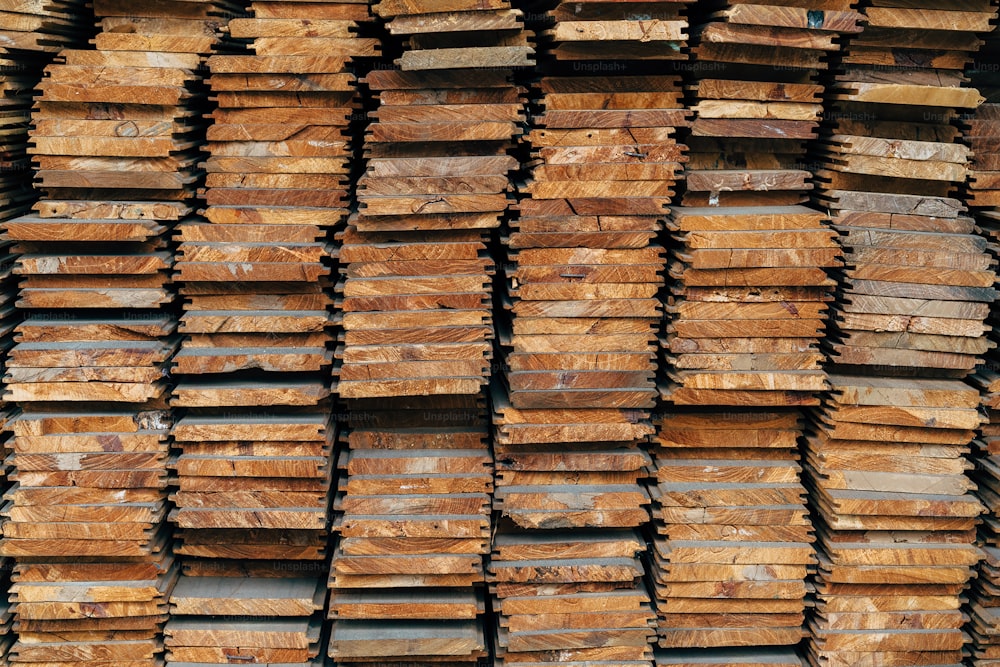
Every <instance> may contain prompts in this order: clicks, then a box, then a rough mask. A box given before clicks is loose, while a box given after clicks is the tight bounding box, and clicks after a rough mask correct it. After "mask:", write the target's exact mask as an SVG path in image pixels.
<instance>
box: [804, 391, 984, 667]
mask: <svg viewBox="0 0 1000 667" xmlns="http://www.w3.org/2000/svg"><path fill="white" fill-rule="evenodd" d="M830 382H831V385H832V390H831V393H830V395H829V396H828V397H827V398H826V399H825V400H824V405H823V407H822V409H821V410H820V411H819V414H818V415H817V421H816V422H815V424H814V425H813V429H812V432H811V433H810V435H809V437H808V439H807V448H806V459H805V461H806V469H807V471H808V473H809V474H808V479H809V483H810V492H811V501H812V505H813V508H814V511H815V512H816V514H817V515H818V516H819V517H820V520H819V521H818V524H817V533H818V538H819V540H818V544H819V549H818V552H819V572H818V576H817V577H816V580H815V587H816V614H815V615H814V617H813V618H812V620H811V623H810V634H811V638H810V642H809V660H810V663H811V664H813V665H827V664H829V665H833V664H836V665H862V664H865V665H868V664H870V665H924V664H926V665H954V664H959V663H961V660H962V650H963V645H964V643H965V641H966V640H967V636H966V635H965V634H964V633H963V630H962V625H963V613H962V610H961V603H962V599H963V595H964V591H965V588H966V586H967V584H968V581H969V579H970V577H971V576H973V574H974V571H975V570H974V566H975V565H976V563H977V562H978V560H979V557H980V552H979V550H978V549H977V548H976V547H975V545H974V541H975V533H976V524H977V523H978V518H979V514H980V512H981V511H982V505H981V504H980V502H979V500H978V499H977V498H976V496H975V495H974V494H973V493H972V492H971V490H972V489H973V488H974V485H973V483H972V482H971V481H970V480H969V478H968V477H967V476H966V470H967V469H968V468H969V464H968V461H967V459H966V458H965V457H966V455H967V454H968V453H969V450H970V443H971V442H972V439H973V437H974V436H975V429H976V428H978V427H979V425H980V421H981V418H980V415H979V412H978V410H977V408H978V405H979V392H978V391H976V390H975V389H974V388H972V387H970V386H968V385H967V384H965V383H963V382H959V381H956V380H950V379H934V378H891V377H867V376H847V375H831V376H830Z"/></svg>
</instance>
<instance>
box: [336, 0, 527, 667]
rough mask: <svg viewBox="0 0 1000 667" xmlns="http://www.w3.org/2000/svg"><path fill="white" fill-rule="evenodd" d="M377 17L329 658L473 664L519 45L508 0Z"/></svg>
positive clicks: (480, 645)
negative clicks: (498, 261) (381, 64)
mask: <svg viewBox="0 0 1000 667" xmlns="http://www.w3.org/2000/svg"><path fill="white" fill-rule="evenodd" d="M373 11H374V12H375V14H377V15H378V16H379V17H381V18H382V19H384V20H386V21H387V29H388V32H389V35H390V39H389V40H387V41H388V44H387V45H386V50H387V51H388V50H389V49H390V48H398V49H399V51H400V55H399V58H398V59H397V60H396V62H395V64H396V66H397V69H387V68H376V69H373V70H372V71H371V72H370V73H368V74H367V75H366V76H365V77H364V79H363V81H364V83H365V84H366V85H367V86H368V88H369V89H370V90H371V92H372V94H373V96H374V97H375V98H376V101H377V106H376V109H375V110H374V111H372V112H370V114H369V115H370V117H371V118H372V123H371V125H370V126H369V129H368V133H367V135H366V142H365V158H366V162H365V172H364V173H363V174H362V176H361V177H360V179H359V181H358V202H359V205H358V211H357V213H356V214H354V215H352V217H351V220H350V221H349V225H348V227H347V229H346V230H345V231H344V232H343V233H342V234H340V235H338V241H339V244H338V259H339V261H340V264H341V267H340V270H341V275H342V279H341V281H340V283H339V284H338V286H337V289H338V291H339V293H340V294H341V297H342V299H341V301H340V303H339V304H338V305H339V306H340V307H341V308H342V310H343V315H342V319H341V322H340V323H341V324H342V326H343V334H342V340H341V345H340V346H339V347H338V350H337V359H338V363H337V368H336V369H335V373H336V375H337V381H338V383H337V391H338V393H339V395H340V397H341V398H342V399H345V400H346V404H347V414H348V417H349V420H350V425H351V431H350V433H349V434H348V437H347V448H346V450H345V451H344V452H343V453H342V455H341V461H340V466H341V468H342V469H343V470H345V471H346V477H345V478H344V481H343V482H342V483H341V489H342V491H343V492H342V493H341V494H340V495H339V497H338V499H337V504H336V509H337V525H336V528H337V532H338V542H337V547H336V551H335V553H334V557H333V564H332V568H331V576H330V586H331V588H332V589H333V592H332V594H331V604H330V615H331V616H333V617H334V618H335V619H336V620H335V621H334V624H333V628H332V630H331V637H330V645H329V656H330V657H331V658H333V659H334V660H336V661H337V662H338V663H368V664H374V663H378V664H387V663H390V664H391V663H398V662H406V663H410V664H418V665H419V664H431V663H438V662H442V661H444V662H448V663H449V664H456V665H470V666H471V665H472V664H474V663H475V662H476V661H477V660H479V659H480V658H483V657H485V656H487V655H488V651H487V637H486V634H485V631H484V627H483V615H484V613H485V599H484V597H485V596H484V591H483V590H482V583H483V557H484V556H485V555H486V554H488V553H489V536H490V534H491V520H490V510H491V508H490V495H489V494H490V492H491V491H492V464H493V460H492V456H491V453H490V450H489V445H488V434H489V431H488V428H487V426H488V424H487V422H486V410H485V397H484V395H483V387H484V386H485V385H486V384H487V383H488V381H489V378H490V374H491V370H492V369H491V367H490V358H491V356H492V342H491V341H492V339H493V337H494V334H493V320H492V313H491V310H492V308H491V306H492V297H491V294H492V275H493V273H494V261H493V258H492V257H491V255H490V251H489V245H490V243H491V240H492V238H493V234H492V232H491V230H492V229H494V228H496V227H498V226H499V224H500V218H501V215H502V214H503V212H504V211H505V209H506V208H507V202H508V196H507V193H508V191H509V190H510V189H511V186H510V178H509V172H511V171H512V170H513V169H515V168H516V167H517V165H518V163H517V160H516V159H515V158H514V157H512V156H511V155H509V152H510V151H511V150H512V148H513V139H514V137H516V136H517V135H518V134H520V132H521V131H522V130H521V124H522V123H523V122H524V109H523V106H524V100H523V91H522V90H521V89H520V88H519V87H518V86H517V85H515V84H514V82H513V69H514V68H516V67H524V66H527V65H530V64H531V54H532V48H531V47H530V46H529V45H528V39H527V35H526V33H525V31H524V26H523V22H522V19H521V13H520V12H519V11H516V10H514V9H512V8H511V7H510V5H509V3H508V2H507V1H506V0H498V1H495V2H494V1H490V2H478V1H471V0H458V1H457V2H445V3H441V2H432V1H428V0H417V1H403V0H384V1H383V2H380V3H378V4H375V5H374V6H373ZM389 44H391V45H392V46H391V47H390V46H389Z"/></svg>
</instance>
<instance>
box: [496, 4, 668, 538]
mask: <svg viewBox="0 0 1000 667" xmlns="http://www.w3.org/2000/svg"><path fill="white" fill-rule="evenodd" d="M557 25H558V23H557ZM537 90H538V92H539V99H538V101H537V104H538V105H539V108H540V109H542V111H541V113H540V114H539V115H538V116H536V117H534V118H532V128H533V129H532V131H531V133H530V135H529V138H528V141H529V142H530V146H531V149H532V157H533V159H532V161H531V162H530V163H529V165H528V166H529V167H530V168H531V169H530V173H529V175H528V180H527V181H526V182H524V183H522V184H521V186H520V189H521V191H522V193H524V195H525V198H523V199H521V201H520V202H519V203H518V209H519V211H518V212H519V215H518V217H517V218H516V219H514V220H511V221H510V224H509V230H507V235H506V242H507V245H508V247H509V248H510V254H509V256H508V262H507V263H506V267H507V271H506V278H507V281H508V290H507V298H506V304H505V305H506V307H507V310H508V311H509V315H510V316H509V318H505V319H504V320H503V322H502V326H501V331H500V343H501V346H502V347H503V348H506V349H505V350H504V352H505V354H504V369H505V380H506V392H504V391H503V389H502V388H500V387H497V388H496V389H495V391H494V394H495V398H494V412H495V414H496V418H495V421H496V424H497V426H498V429H499V433H498V435H497V439H496V440H497V441H496V443H495V449H496V452H497V458H498V460H503V461H504V463H503V464H502V469H509V472H505V474H503V475H501V476H500V477H499V478H498V485H497V492H496V503H495V505H496V509H498V510H499V511H500V512H501V513H502V515H503V516H505V517H510V518H511V519H512V521H513V523H514V524H517V525H518V526H520V527H521V528H527V529H534V528H571V527H583V528H587V527H619V528H623V527H634V526H638V525H641V524H642V523H644V522H645V521H647V520H648V515H647V514H646V512H645V509H644V506H645V505H647V504H648V499H647V498H646V497H645V492H644V490H643V489H642V488H640V487H639V486H638V485H637V479H638V477H639V476H641V475H642V472H641V471H642V469H643V467H644V466H645V464H646V460H645V455H644V454H642V453H641V452H640V451H638V450H637V449H636V444H637V442H638V441H639V440H640V439H642V438H644V437H645V436H646V435H647V434H648V433H649V432H650V430H651V429H648V422H647V423H646V424H645V425H644V424H643V423H642V422H643V421H644V420H646V419H648V414H649V410H650V408H652V407H653V406H654V405H655V397H656V390H655V372H654V371H655V363H654V362H655V356H656V332H655V328H656V325H657V323H658V321H659V317H660V313H661V310H660V301H659V299H658V298H657V296H658V292H659V289H660V286H661V284H662V280H663V278H662V272H663V270H664V268H665V261H666V260H665V257H664V251H663V249H662V248H661V247H660V246H659V245H657V244H656V243H655V235H656V233H657V231H658V230H659V229H660V228H661V227H662V224H663V214H662V211H663V210H664V206H665V205H666V204H667V203H668V202H669V200H670V196H671V194H672V192H673V191H672V189H671V188H672V187H673V179H674V174H675V173H676V172H677V171H678V170H679V169H680V167H681V159H682V158H681V155H682V149H683V147H682V146H679V145H678V144H677V143H676V140H675V137H674V135H675V133H676V129H675V126H677V125H680V124H683V123H684V119H685V112H684V110H683V109H682V108H681V103H680V99H679V98H680V94H681V91H680V88H679V85H678V80H677V78H676V77H672V76H650V75H636V76H620V77H610V76H581V77H571V76H560V77H545V78H543V79H542V80H541V81H540V82H538V84H537ZM633 177H634V178H636V179H639V180H629V179H630V178H633ZM643 178H646V179H648V180H641V179H643ZM658 179H659V180H658ZM529 425H532V426H529ZM644 427H645V428H644ZM567 443H571V446H570V447H567V446H566V444H567ZM508 461H509V462H510V463H507V462H508ZM578 473H580V474H584V475H585V476H586V478H587V479H586V481H585V482H584V481H582V480H580V481H578V483H579V484H585V485H586V487H587V489H586V492H585V493H584V492H583V489H578V490H577V492H576V493H575V494H571V493H567V484H570V483H571V480H570V477H569V476H570V475H575V474H578Z"/></svg>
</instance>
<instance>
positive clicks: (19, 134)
mask: <svg viewBox="0 0 1000 667" xmlns="http://www.w3.org/2000/svg"><path fill="white" fill-rule="evenodd" d="M8 5H9V6H5V7H3V10H2V11H3V13H2V15H0V112H2V113H0V219H2V220H7V219H9V218H12V217H16V216H18V215H23V214H25V213H27V212H28V211H29V210H30V206H31V203H32V202H33V201H34V199H35V198H36V196H37V195H36V193H35V191H34V189H33V188H32V187H31V178H32V175H31V164H30V161H29V158H28V153H27V148H28V126H29V123H30V121H31V103H32V93H33V91H34V88H35V86H36V85H38V82H39V81H40V80H41V78H42V71H43V70H44V68H45V66H46V65H47V64H49V63H50V62H51V61H52V59H53V58H54V57H55V55H56V54H57V53H58V52H59V51H60V50H61V49H63V48H69V47H78V46H80V45H81V43H83V42H84V41H85V40H86V37H87V34H88V32H89V31H90V29H91V25H90V23H91V20H92V16H91V13H90V10H89V9H87V8H86V7H85V4H84V1H83V0H24V1H22V2H16V3H8ZM3 250H4V251H6V250H7V248H6V246H4V248H3ZM9 264H10V263H9V262H7V261H4V262H3V266H4V267H8V266H9Z"/></svg>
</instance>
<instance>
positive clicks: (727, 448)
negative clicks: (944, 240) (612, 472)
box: [651, 1, 861, 665]
mask: <svg viewBox="0 0 1000 667" xmlns="http://www.w3.org/2000/svg"><path fill="white" fill-rule="evenodd" d="M860 18H861V17H860V15H859V14H858V13H857V12H855V11H853V9H852V7H851V3H850V2H849V1H838V2H831V3H824V5H823V8H822V10H816V9H814V7H813V5H812V4H811V3H807V2H800V1H792V2H782V3H780V6H779V4H778V3H775V4H774V5H770V4H766V3H764V4H757V3H744V2H716V3H705V4H704V5H701V4H699V5H696V7H695V11H694V13H693V16H692V26H693V27H692V42H693V43H694V46H693V47H692V49H691V51H692V62H691V63H690V66H689V67H688V75H687V76H686V78H685V83H686V85H687V90H688V93H689V99H688V104H689V105H690V107H691V109H692V111H693V112H694V115H695V117H694V119H693V120H692V123H691V127H690V131H689V135H688V136H687V138H686V140H685V141H686V143H687V145H688V148H689V151H688V163H687V167H686V170H685V174H684V194H683V197H682V198H681V203H682V204H683V206H679V207H676V208H674V209H673V212H672V215H671V218H670V221H669V223H668V228H669V229H670V231H671V232H672V233H673V234H672V241H673V247H672V255H671V265H670V276H671V278H673V279H674V280H675V282H674V284H673V286H672V288H671V294H670V296H669V297H668V299H667V325H666V329H665V336H664V339H663V348H664V352H665V374H666V382H665V383H664V385H663V386H662V392H663V398H664V399H665V400H666V401H668V402H670V403H672V404H673V406H671V408H670V409H669V411H668V412H666V413H665V414H663V415H662V417H661V419H660V422H659V424H658V426H659V430H658V437H657V447H656V449H655V461H654V466H653V470H654V471H655V473H656V484H655V486H652V487H651V491H652V493H653V515H654V519H655V520H656V523H655V524H654V526H655V540H654V550H653V555H652V561H653V563H654V568H653V577H654V580H655V581H656V583H657V596H656V597H657V600H658V603H659V624H660V646H661V647H662V648H664V649H670V650H668V651H665V652H664V653H663V654H662V655H661V656H659V657H658V662H663V661H667V660H679V661H683V660H684V659H685V658H684V655H685V654H684V653H683V652H678V653H677V657H676V658H673V657H671V656H673V655H674V652H675V651H682V650H683V649H685V648H689V647H692V646H700V647H710V648H713V649H719V650H717V651H716V650H713V651H710V652H709V653H707V654H706V656H707V657H706V659H707V660H709V661H723V660H725V661H729V664H736V665H751V664H757V662H758V659H757V656H756V650H757V649H756V647H761V646H772V647H776V648H774V649H773V650H772V654H770V658H771V659H773V660H774V661H776V662H778V663H781V662H789V661H794V659H795V658H794V650H793V649H792V648H791V647H793V646H794V645H795V644H797V643H799V641H800V640H801V638H802V636H803V621H804V610H805V606H806V583H805V580H806V577H807V574H808V568H809V567H810V566H811V565H812V563H813V562H814V555H813V548H812V542H813V540H814V537H813V534H812V526H811V522H810V519H809V517H808V515H807V512H806V509H805V489H804V487H803V485H802V482H801V479H800V473H801V469H800V466H799V463H798V459H799V455H798V451H797V438H798V436H799V435H800V434H801V432H802V427H803V423H802V414H801V412H800V411H799V410H795V409H788V408H794V407H800V406H809V405H815V404H816V403H817V402H818V400H819V399H818V393H819V392H820V391H822V390H823V389H824V388H825V387H826V382H825V373H824V371H823V369H822V367H821V363H822V361H823V355H822V353H821V352H820V351H819V342H820V339H821V338H822V336H823V331H824V326H825V320H826V310H827V307H828V302H829V301H830V300H831V298H832V296H831V292H832V290H833V287H834V286H835V283H834V282H833V280H832V279H831V278H830V277H829V275H828V273H827V270H828V269H830V268H832V267H836V266H838V265H839V255H840V249H839V247H838V246H837V243H836V240H835V237H836V234H835V233H834V232H833V231H832V230H830V229H829V227H828V225H827V221H826V216H825V215H824V214H823V213H822V212H820V211H818V210H814V209H812V208H810V207H808V206H806V205H805V204H806V202H807V197H808V192H809V190H810V189H811V188H812V184H811V183H810V177H811V172H810V171H809V169H808V166H807V165H805V164H804V161H805V157H806V149H807V142H808V141H809V140H810V139H813V138H814V137H815V136H816V132H817V129H818V127H819V121H820V117H821V114H822V111H823V106H822V98H821V94H822V91H823V88H822V86H821V85H819V82H818V76H819V74H820V72H821V70H823V69H824V68H825V67H826V62H825V61H826V57H827V56H828V54H830V53H831V52H834V51H836V50H837V49H838V48H839V47H838V43H837V39H838V37H840V36H841V35H843V34H845V33H854V32H857V31H858V30H860V26H859V19H860ZM696 406H704V407H703V408H700V409H699V408H698V407H696ZM747 407H754V408H758V409H764V411H747V410H746V408H747ZM726 408H729V411H722V410H723V409H726ZM751 647H754V648H751ZM785 647H787V648H785ZM666 664H670V663H669V662H667V663H666Z"/></svg>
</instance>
